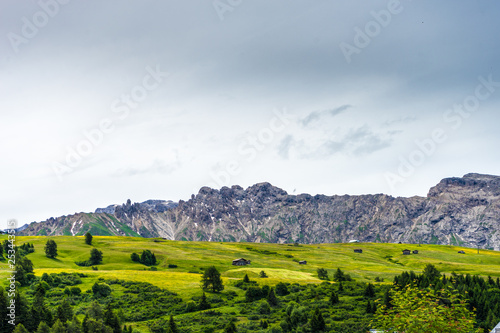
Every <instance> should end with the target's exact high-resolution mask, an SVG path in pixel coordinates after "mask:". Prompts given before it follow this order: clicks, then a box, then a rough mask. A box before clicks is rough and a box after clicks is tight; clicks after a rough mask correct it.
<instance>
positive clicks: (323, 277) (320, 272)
mask: <svg viewBox="0 0 500 333" xmlns="http://www.w3.org/2000/svg"><path fill="white" fill-rule="evenodd" d="M316 272H317V273H318V279H320V280H328V271H327V270H326V269H324V268H318V269H317V270H316Z"/></svg>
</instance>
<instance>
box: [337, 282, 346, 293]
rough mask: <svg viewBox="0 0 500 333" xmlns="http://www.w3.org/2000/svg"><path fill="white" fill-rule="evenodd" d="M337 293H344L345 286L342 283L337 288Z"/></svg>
mask: <svg viewBox="0 0 500 333" xmlns="http://www.w3.org/2000/svg"><path fill="white" fill-rule="evenodd" d="M337 291H338V292H339V293H340V292H341V291H344V286H343V285H342V282H339V285H338V287H337Z"/></svg>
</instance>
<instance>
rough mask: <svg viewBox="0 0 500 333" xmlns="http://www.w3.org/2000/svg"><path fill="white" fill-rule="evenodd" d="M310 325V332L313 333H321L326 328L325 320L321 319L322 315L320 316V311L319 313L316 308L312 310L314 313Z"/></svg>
mask: <svg viewBox="0 0 500 333" xmlns="http://www.w3.org/2000/svg"><path fill="white" fill-rule="evenodd" d="M310 325H311V331H313V332H322V331H324V330H325V328H326V324H325V320H324V319H323V315H322V314H321V311H319V308H316V310H314V313H313V315H312V317H311V321H310Z"/></svg>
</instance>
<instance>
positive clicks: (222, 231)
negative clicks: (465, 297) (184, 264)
mask: <svg viewBox="0 0 500 333" xmlns="http://www.w3.org/2000/svg"><path fill="white" fill-rule="evenodd" d="M498 230H500V177H499V176H493V175H484V174H477V173H469V174H466V175H465V176H463V177H461V178H459V177H450V178H445V179H443V180H441V181H440V182H439V183H438V184H437V185H435V186H434V187H432V188H431V189H430V190H429V192H428V194H427V196H426V197H421V196H413V197H393V196H390V195H386V194H365V195H332V196H327V195H322V194H317V195H314V196H313V195H310V194H298V195H290V194H288V193H287V192H286V191H285V190H283V189H280V188H278V187H275V186H273V185H271V184H270V183H268V182H262V183H258V184H255V185H252V186H250V187H248V188H247V189H243V188H242V187H241V186H238V185H233V186H231V187H222V188H221V189H220V190H217V189H212V188H209V187H202V188H201V189H200V190H199V192H198V194H196V195H194V194H193V195H192V196H191V199H189V200H187V201H184V200H180V201H179V202H178V203H175V202H172V201H164V200H148V201H145V202H143V203H133V204H132V202H131V201H130V200H128V201H127V203H125V204H122V205H110V206H108V207H106V208H98V209H96V210H95V212H94V213H77V214H74V215H68V216H61V217H58V218H50V219H48V220H46V221H44V222H38V223H37V222H34V223H31V224H30V225H29V226H28V227H27V228H25V229H24V230H23V231H21V232H20V233H19V234H21V235H81V234H84V233H85V232H87V231H90V232H91V233H92V234H94V235H122V236H142V237H163V238H166V239H172V240H190V241H247V242H272V243H291V242H299V243H335V242H347V241H349V240H351V239H358V240H360V241H364V242H400V241H401V242H405V243H429V244H441V245H446V244H452V245H464V246H471V247H481V248H489V249H495V250H500V245H499V244H500V242H499V241H500V234H499V233H498V232H497V231H498Z"/></svg>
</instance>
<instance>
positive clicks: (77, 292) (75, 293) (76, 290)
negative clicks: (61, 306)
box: [71, 287, 82, 296]
mask: <svg viewBox="0 0 500 333" xmlns="http://www.w3.org/2000/svg"><path fill="white" fill-rule="evenodd" d="M81 293H82V290H81V289H80V288H78V287H71V295H73V296H79V295H80V294H81Z"/></svg>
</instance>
